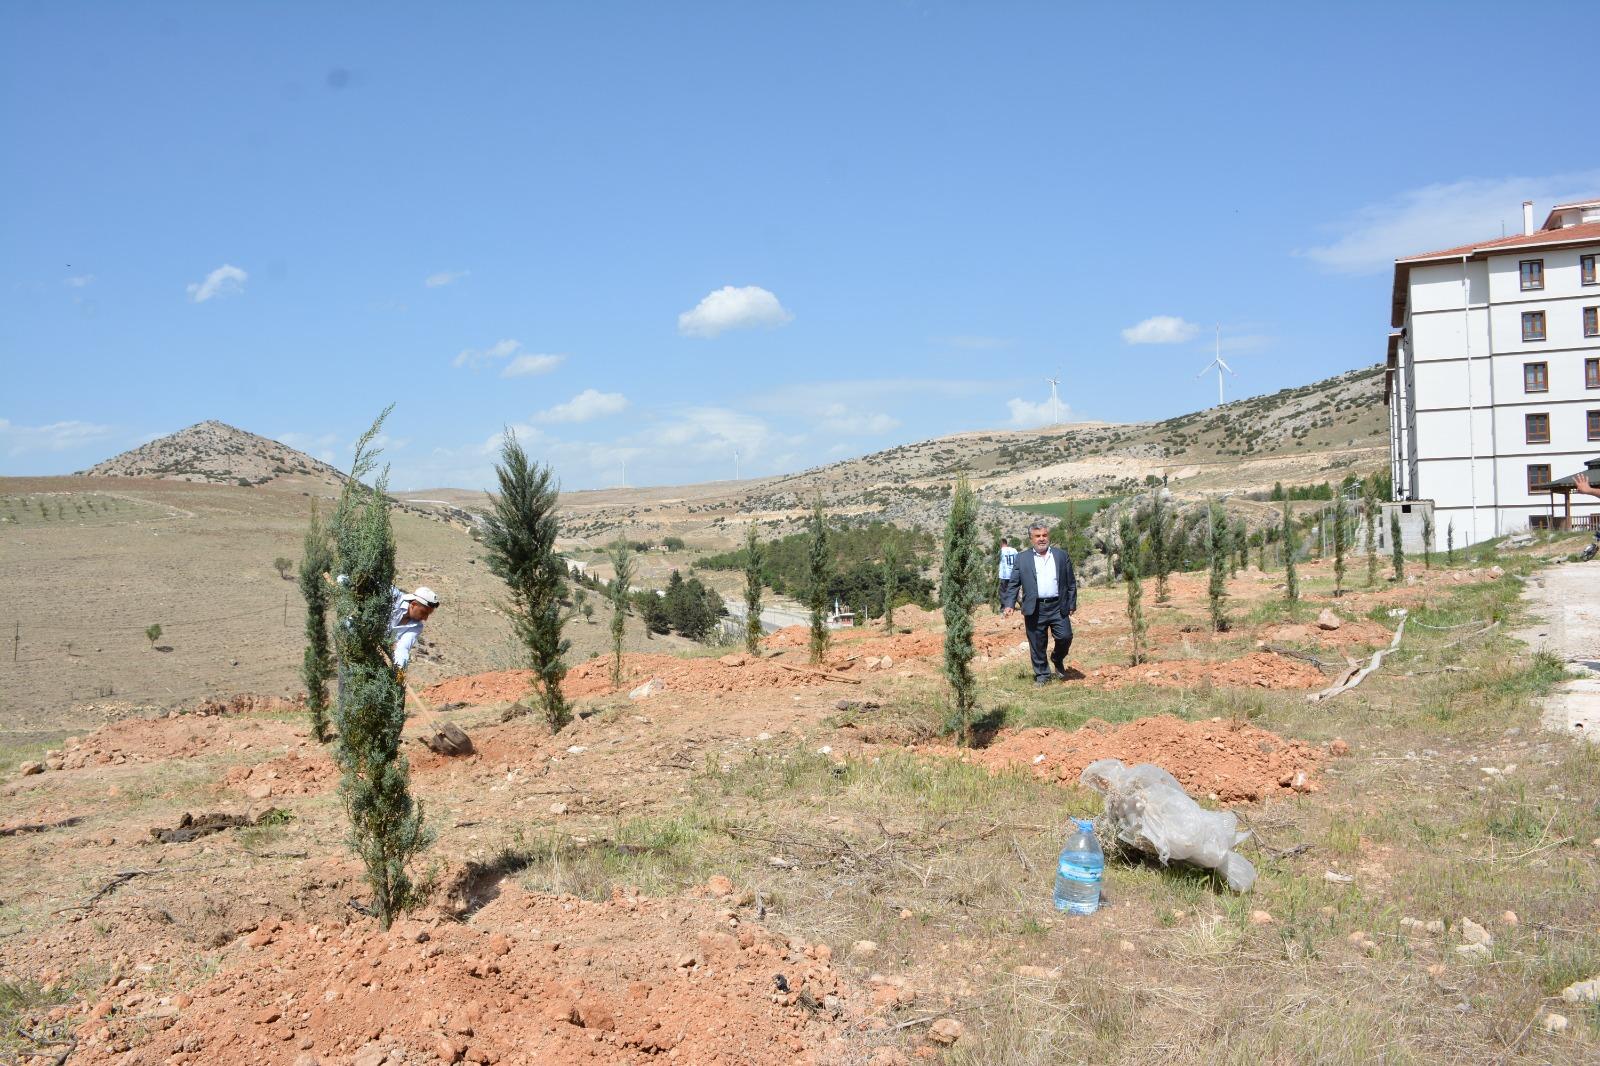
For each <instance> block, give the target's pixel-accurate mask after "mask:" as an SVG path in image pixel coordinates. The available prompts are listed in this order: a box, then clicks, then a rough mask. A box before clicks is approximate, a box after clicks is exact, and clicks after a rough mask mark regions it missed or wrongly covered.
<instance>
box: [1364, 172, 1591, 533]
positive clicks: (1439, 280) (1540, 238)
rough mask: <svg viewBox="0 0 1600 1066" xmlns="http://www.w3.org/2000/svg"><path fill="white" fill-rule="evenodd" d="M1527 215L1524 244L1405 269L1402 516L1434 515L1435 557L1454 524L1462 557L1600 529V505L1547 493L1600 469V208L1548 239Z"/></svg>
mask: <svg viewBox="0 0 1600 1066" xmlns="http://www.w3.org/2000/svg"><path fill="white" fill-rule="evenodd" d="M1522 211H1523V224H1522V232H1521V233H1518V234H1516V235H1514V236H1510V237H1501V238H1498V239H1494V240H1487V241H1478V242H1476V243H1473V244H1464V245H1461V246H1460V247H1457V248H1447V249H1445V250H1443V251H1438V252H1427V253H1425V254H1422V255H1413V256H1407V257H1405V258H1403V259H1397V260H1395V264H1394V296H1393V307H1392V311H1391V316H1390V325H1391V327H1392V328H1393V332H1392V333H1391V334H1390V335H1389V353H1388V373H1387V375H1386V383H1387V384H1386V387H1387V396H1386V399H1387V402H1388V404H1389V428H1390V451H1391V455H1390V458H1391V463H1392V470H1393V474H1394V491H1395V499H1396V500H1397V501H1400V503H1399V504H1397V505H1396V506H1401V507H1404V509H1405V510H1406V511H1407V512H1408V513H1409V512H1411V511H1412V510H1413V507H1412V506H1411V505H1410V504H1409V503H1408V502H1407V501H1416V502H1417V503H1418V504H1422V505H1426V504H1428V503H1431V506H1432V508H1433V511H1434V520H1433V524H1434V541H1435V546H1436V547H1437V548H1442V547H1443V546H1444V541H1445V531H1446V529H1447V528H1448V526H1449V525H1450V523H1452V522H1453V523H1454V526H1455V542H1456V544H1457V545H1458V546H1459V545H1462V544H1469V543H1474V542H1477V541H1480V540H1485V539H1487V538H1489V537H1493V536H1497V535H1500V534H1505V533H1514V532H1517V531H1519V530H1525V529H1528V528H1529V527H1534V528H1540V527H1545V526H1555V527H1557V528H1565V527H1567V526H1568V525H1582V526H1587V525H1591V524H1595V523H1597V522H1600V509H1597V508H1596V501H1594V500H1593V499H1591V498H1588V497H1584V496H1578V497H1576V501H1577V502H1574V497H1573V496H1572V495H1571V494H1570V492H1568V493H1562V492H1560V491H1559V489H1558V490H1557V492H1555V493H1552V491H1551V488H1550V486H1551V483H1552V482H1557V481H1561V480H1563V479H1570V478H1571V476H1572V475H1573V474H1576V473H1578V472H1580V471H1582V470H1583V469H1584V467H1585V463H1586V461H1587V460H1589V459H1592V458H1596V457H1597V456H1600V273H1597V270H1600V267H1597V262H1600V200H1586V201H1582V202H1579V203H1570V204H1560V205H1558V206H1556V207H1555V208H1554V209H1552V210H1551V211H1550V214H1549V216H1548V217H1547V218H1546V219H1545V222H1544V225H1543V226H1542V227H1541V228H1538V229H1535V228H1534V214H1533V204H1532V203H1531V202H1528V203H1524V204H1523V206H1522ZM1568 483H1569V484H1570V480H1568ZM1418 509H1420V508H1418ZM1407 539H1409V536H1408V538H1407Z"/></svg>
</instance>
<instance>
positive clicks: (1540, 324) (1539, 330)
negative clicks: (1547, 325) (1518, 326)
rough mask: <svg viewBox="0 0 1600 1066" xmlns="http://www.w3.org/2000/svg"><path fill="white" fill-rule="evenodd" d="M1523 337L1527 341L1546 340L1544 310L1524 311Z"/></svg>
mask: <svg viewBox="0 0 1600 1066" xmlns="http://www.w3.org/2000/svg"><path fill="white" fill-rule="evenodd" d="M1522 339H1523V340H1525V341H1542V340H1544V312H1543V311H1524V312H1522Z"/></svg>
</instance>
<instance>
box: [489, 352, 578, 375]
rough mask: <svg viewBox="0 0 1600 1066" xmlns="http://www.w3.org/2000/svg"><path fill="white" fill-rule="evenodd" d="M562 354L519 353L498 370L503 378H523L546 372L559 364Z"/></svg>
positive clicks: (562, 357) (563, 357)
mask: <svg viewBox="0 0 1600 1066" xmlns="http://www.w3.org/2000/svg"><path fill="white" fill-rule="evenodd" d="M565 358H566V356H564V355H533V354H531V353H529V354H524V355H519V356H517V357H516V358H515V359H513V360H511V362H509V363H507V364H506V368H505V369H504V370H502V371H500V376H501V377H503V378H525V377H530V376H532V375H534V374H548V373H550V371H552V370H554V369H555V368H556V367H558V366H560V365H561V361H562V360H563V359H565Z"/></svg>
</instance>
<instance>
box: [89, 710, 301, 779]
mask: <svg viewBox="0 0 1600 1066" xmlns="http://www.w3.org/2000/svg"><path fill="white" fill-rule="evenodd" d="M224 719H225V716H222V715H202V714H169V715H168V716H166V717H164V718H125V719H123V720H122V721H120V722H112V723H111V724H110V725H106V726H102V727H101V728H99V729H96V730H95V731H94V732H93V733H90V734H89V735H88V736H86V737H83V738H82V739H79V738H77V737H69V738H68V739H67V743H66V746H65V747H64V748H63V749H62V752H61V769H63V770H78V769H82V768H83V767H85V766H119V765H122V764H123V763H136V762H159V761H162V760H165V759H188V758H195V757H197V756H201V755H215V754H218V753H224V752H251V751H255V752H260V751H264V750H266V749H268V748H272V747H283V746H285V745H291V746H292V745H298V744H303V743H304V740H305V738H304V737H302V736H300V735H299V734H298V733H297V732H296V730H295V727H294V726H292V725H290V724H289V723H287V722H275V721H271V720H256V721H247V722H242V723H239V722H234V723H230V722H227V721H225V720H224Z"/></svg>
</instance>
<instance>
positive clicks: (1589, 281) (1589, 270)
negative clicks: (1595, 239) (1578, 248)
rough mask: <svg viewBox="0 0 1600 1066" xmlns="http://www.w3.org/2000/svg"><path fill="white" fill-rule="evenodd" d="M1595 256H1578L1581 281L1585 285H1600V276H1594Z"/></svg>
mask: <svg viewBox="0 0 1600 1066" xmlns="http://www.w3.org/2000/svg"><path fill="white" fill-rule="evenodd" d="M1595 258H1596V257H1595V256H1592V255H1585V256H1580V257H1579V258H1578V266H1579V267H1580V268H1581V271H1582V273H1583V283H1584V284H1585V285H1600V277H1596V276H1595V272H1594V261H1595Z"/></svg>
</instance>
